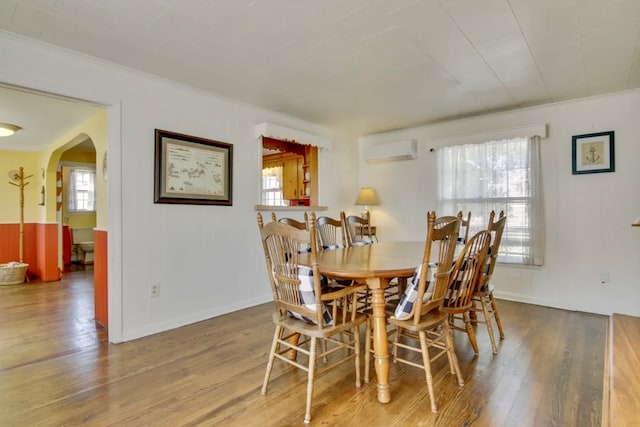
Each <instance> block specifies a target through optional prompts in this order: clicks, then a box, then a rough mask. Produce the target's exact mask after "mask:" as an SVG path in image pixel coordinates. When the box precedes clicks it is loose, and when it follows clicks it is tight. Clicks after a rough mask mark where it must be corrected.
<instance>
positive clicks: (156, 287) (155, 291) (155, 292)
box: [150, 282, 160, 298]
mask: <svg viewBox="0 0 640 427" xmlns="http://www.w3.org/2000/svg"><path fill="white" fill-rule="evenodd" d="M150 296H151V297H152V298H155V297H159V296H160V283H158V282H156V283H152V284H151V290H150Z"/></svg>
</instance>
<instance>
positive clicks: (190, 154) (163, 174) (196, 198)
mask: <svg viewBox="0 0 640 427" xmlns="http://www.w3.org/2000/svg"><path fill="white" fill-rule="evenodd" d="M232 180H233V144H229V143H226V142H220V141H214V140H212V139H205V138H200V137H197V136H191V135H184V134H181V133H176V132H171V131H167V130H161V129H155V180H154V203H174V204H192V205H223V206H231V205H232V204H233V203H232V193H233V181H232Z"/></svg>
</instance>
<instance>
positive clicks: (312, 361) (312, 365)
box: [304, 337, 318, 424]
mask: <svg viewBox="0 0 640 427" xmlns="http://www.w3.org/2000/svg"><path fill="white" fill-rule="evenodd" d="M317 340H318V339H317V338H316V337H311V344H310V348H309V372H307V409H306V411H305V414H304V422H305V424H308V423H310V422H311V397H312V396H313V377H314V375H315V373H316V347H317Z"/></svg>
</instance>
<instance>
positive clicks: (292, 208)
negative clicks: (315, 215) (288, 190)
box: [253, 205, 328, 212]
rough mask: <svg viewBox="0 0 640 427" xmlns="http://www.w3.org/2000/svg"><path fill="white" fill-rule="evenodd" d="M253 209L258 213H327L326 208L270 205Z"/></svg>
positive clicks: (257, 206) (255, 206) (256, 206)
mask: <svg viewBox="0 0 640 427" xmlns="http://www.w3.org/2000/svg"><path fill="white" fill-rule="evenodd" d="M253 208H254V209H255V210H256V211H268V212H271V211H284V212H286V211H290V212H303V211H326V210H327V209H328V208H327V207H326V206H269V205H254V206H253Z"/></svg>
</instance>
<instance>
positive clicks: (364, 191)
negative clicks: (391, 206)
mask: <svg viewBox="0 0 640 427" xmlns="http://www.w3.org/2000/svg"><path fill="white" fill-rule="evenodd" d="M355 204H356V206H375V205H379V204H380V199H378V194H377V193H376V190H374V189H373V188H361V189H360V192H359V193H358V198H357V199H356V203H355Z"/></svg>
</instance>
